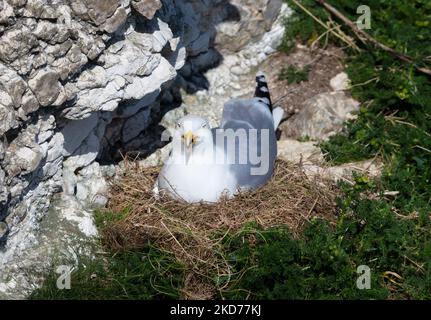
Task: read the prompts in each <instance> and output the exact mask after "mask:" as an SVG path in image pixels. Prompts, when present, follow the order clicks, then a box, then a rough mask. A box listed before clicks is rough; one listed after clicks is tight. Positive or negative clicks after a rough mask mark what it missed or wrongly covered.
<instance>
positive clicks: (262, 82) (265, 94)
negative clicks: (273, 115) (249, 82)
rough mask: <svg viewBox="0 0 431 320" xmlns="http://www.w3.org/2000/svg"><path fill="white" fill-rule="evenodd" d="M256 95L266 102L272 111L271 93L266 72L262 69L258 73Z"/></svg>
mask: <svg viewBox="0 0 431 320" xmlns="http://www.w3.org/2000/svg"><path fill="white" fill-rule="evenodd" d="M254 96H255V97H256V98H259V99H260V100H261V101H262V102H263V103H265V104H266V105H267V106H268V108H269V110H270V111H271V112H272V102H271V95H270V94H269V89H268V83H267V82H266V77H265V74H264V73H263V72H261V71H258V72H257V73H256V91H255V92H254Z"/></svg>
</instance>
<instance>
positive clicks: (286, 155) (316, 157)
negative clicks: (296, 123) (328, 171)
mask: <svg viewBox="0 0 431 320" xmlns="http://www.w3.org/2000/svg"><path fill="white" fill-rule="evenodd" d="M277 152H278V155H277V156H278V157H279V158H281V159H284V160H286V161H289V162H293V163H295V164H299V163H302V164H310V163H312V164H319V163H323V162H324V159H323V154H322V151H321V150H320V148H319V147H317V146H316V145H315V143H314V142H312V141H307V142H300V141H297V140H293V139H286V140H280V141H278V143H277Z"/></svg>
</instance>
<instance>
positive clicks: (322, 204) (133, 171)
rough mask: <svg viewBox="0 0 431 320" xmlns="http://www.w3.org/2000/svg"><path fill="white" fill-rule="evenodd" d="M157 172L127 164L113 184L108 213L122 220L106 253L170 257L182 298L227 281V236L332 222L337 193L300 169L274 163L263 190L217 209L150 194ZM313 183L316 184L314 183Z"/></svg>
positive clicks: (111, 230)
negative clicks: (182, 270)
mask: <svg viewBox="0 0 431 320" xmlns="http://www.w3.org/2000/svg"><path fill="white" fill-rule="evenodd" d="M159 170H160V168H157V167H153V168H140V167H139V166H138V165H137V164H134V163H128V164H127V165H126V170H124V176H123V177H122V178H120V179H117V180H115V181H112V188H111V192H110V193H111V199H110V201H109V206H108V210H109V211H110V212H125V211H127V215H126V216H125V217H124V218H122V219H121V220H120V221H117V222H115V223H113V224H111V225H110V226H108V227H107V228H106V229H105V230H104V235H103V239H104V243H105V244H106V245H107V246H108V247H109V248H111V249H114V250H121V249H136V248H142V247H144V246H146V245H147V244H148V242H149V241H150V242H151V243H153V244H154V245H156V246H157V247H158V248H160V249H161V250H164V251H167V252H169V253H172V254H173V255H174V256H175V257H176V258H177V259H178V260H179V261H180V262H182V263H183V264H184V265H185V266H186V268H187V270H188V275H187V276H186V281H185V288H184V289H183V296H184V298H193V299H199V298H210V297H211V296H213V294H214V292H215V290H223V288H224V287H226V286H227V285H228V284H229V281H228V280H227V281H224V283H222V284H220V286H219V287H217V288H216V286H215V285H214V284H213V279H214V276H218V278H221V277H223V279H230V278H231V277H230V276H232V274H231V268H230V266H229V263H228V261H226V259H225V258H224V255H223V250H222V245H221V242H222V240H223V238H224V237H225V236H226V235H227V234H228V233H229V232H235V231H238V230H239V229H241V227H243V226H244V225H245V224H247V223H250V222H256V223H258V224H259V225H260V226H262V227H263V228H268V227H272V226H279V225H286V226H288V227H289V230H290V232H291V233H292V235H293V236H294V237H295V236H298V235H299V233H300V231H301V229H302V228H303V226H304V225H305V223H306V222H307V221H309V220H310V219H311V218H313V217H319V218H324V219H328V220H333V219H334V208H335V202H334V200H335V196H336V190H335V189H333V188H330V187H324V186H323V185H322V184H321V183H319V182H320V181H310V180H308V179H307V177H306V176H305V174H304V173H303V172H302V170H301V168H300V167H298V166H295V165H292V164H290V163H288V162H285V161H281V160H279V161H278V162H277V165H276V169H275V172H274V176H273V179H272V180H271V181H270V182H269V183H268V184H267V185H265V186H264V187H262V188H260V189H258V190H256V191H254V192H250V193H244V194H240V195H238V196H237V197H235V198H234V199H223V200H222V201H220V202H219V203H217V204H205V203H202V204H188V203H184V202H180V201H176V200H173V199H170V198H168V197H162V198H160V199H156V198H155V197H154V195H153V193H152V189H153V186H154V182H155V180H156V178H157V174H158V172H159ZM316 179H317V178H316Z"/></svg>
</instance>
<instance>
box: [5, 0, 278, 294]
mask: <svg viewBox="0 0 431 320" xmlns="http://www.w3.org/2000/svg"><path fill="white" fill-rule="evenodd" d="M279 4H280V5H281V1H280V0H269V1H266V0H265V1H263V0H262V1H259V2H258V3H255V2H253V1H250V0H235V1H228V0H214V1H201V0H175V1H174V0H164V1H160V0H106V1H98V0H76V1H69V0H56V1H50V0H0V119H1V121H0V298H2V297H24V296H25V295H26V293H27V290H28V289H29V288H31V287H34V285H35V284H37V283H38V281H39V279H38V278H37V277H36V276H34V277H31V276H30V277H28V276H23V275H22V274H21V273H20V272H21V270H24V269H25V270H38V271H40V270H42V269H43V268H44V267H46V266H47V264H48V263H49V261H50V259H49V258H48V257H47V255H48V253H49V252H51V251H53V250H54V248H53V246H51V242H52V243H55V245H56V246H57V245H58V246H60V249H61V250H63V251H66V252H69V253H70V252H73V251H74V249H75V248H78V247H79V245H78V244H77V242H76V241H77V240H76V239H75V238H79V237H75V236H74V234H73V232H75V231H72V234H66V233H67V230H69V229H70V230H72V229H73V228H72V229H71V227H69V225H67V223H70V224H72V225H74V226H75V227H76V228H75V229H77V230H81V231H82V232H81V233H82V234H84V236H85V235H88V236H89V237H91V236H94V235H95V231H94V225H93V224H92V221H91V215H90V214H87V213H85V214H84V215H83V216H82V215H80V212H83V213H84V212H86V210H85V208H89V207H94V206H103V205H104V204H105V203H106V196H105V195H104V192H106V182H105V180H104V175H105V174H106V172H111V171H112V168H110V167H109V168H110V169H109V170H107V169H106V168H105V166H101V165H100V164H99V160H102V158H103V156H104V155H105V154H108V153H109V152H111V151H115V150H116V149H117V148H118V146H120V147H123V146H128V147H129V148H144V149H145V148H149V146H150V145H151V144H152V143H154V139H155V137H157V133H156V132H155V130H154V129H153V127H152V125H157V123H154V120H156V121H157V117H158V115H159V114H161V113H163V112H164V111H163V110H164V109H163V108H166V107H169V108H172V106H173V104H174V103H175V101H177V100H178V98H179V97H178V92H179V87H183V88H184V87H190V86H195V85H194V84H193V83H192V82H193V81H195V82H196V81H198V82H199V81H200V80H199V79H201V78H199V77H196V75H195V74H197V73H201V72H203V71H204V70H206V69H208V68H209V67H211V66H214V65H215V64H216V63H218V61H219V54H218V53H217V50H240V49H241V48H242V47H244V46H245V45H247V44H248V43H249V42H250V41H257V39H258V38H259V37H260V36H262V35H263V34H264V33H265V32H266V31H267V30H269V29H270V27H271V25H272V22H273V21H274V20H275V18H276V16H277V15H278V13H279V11H280V8H279ZM260 10H263V11H260ZM239 12H242V13H243V15H242V16H241V15H239V14H238V13H239ZM241 17H242V18H241ZM232 18H234V19H233V20H232ZM239 18H241V19H239ZM247 19H254V20H253V22H250V21H249V22H248V21H247ZM225 20H231V25H230V27H229V26H227V25H226V26H225V27H224V28H225V29H226V30H227V31H226V32H227V33H226V32H224V31H223V30H222V29H223V28H221V29H220V28H218V26H219V25H220V24H221V23H223V21H225ZM260 21H263V22H264V25H263V28H254V27H253V25H256V24H257V23H258V22H259V23H260ZM236 23H239V25H238V26H235V27H234V28H235V30H236V32H237V33H238V34H240V37H239V38H241V39H240V41H238V43H235V45H234V46H233V47H231V44H230V43H232V42H233V41H231V38H229V37H230V36H229V35H228V34H229V32H231V29H232V28H233V27H232V26H233V25H235V24H236ZM229 28H231V29H229ZM218 34H220V37H217V35H218ZM180 69H183V70H184V74H187V76H185V77H182V76H180V75H179V74H178V72H179V70H180ZM187 70H188V71H187ZM182 72H183V71H182ZM193 79H194V80H193ZM192 80H193V81H192ZM162 109H163V110H162ZM157 138H158V137H157ZM103 160H106V159H103ZM114 171H115V170H114ZM60 192H61V196H59V195H58V194H59V193H60ZM54 195H55V197H56V201H55V204H54V205H53V204H52V203H51V199H52V198H53V196H54ZM66 220H67V221H68V222H66ZM56 223H64V224H65V225H64V226H62V227H61V228H58V229H59V230H61V234H62V236H60V240H59V241H53V238H55V237H54V232H55V230H56V228H57V227H58V226H56V225H55V224H56ZM53 224H54V225H53ZM75 229H73V230H75ZM62 238H64V241H63V240H61V239H62ZM5 274H8V275H10V277H7V278H5V279H3V277H1V275H5ZM11 278H12V279H13V280H10V279H11Z"/></svg>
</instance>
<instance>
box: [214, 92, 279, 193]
mask: <svg viewBox="0 0 431 320" xmlns="http://www.w3.org/2000/svg"><path fill="white" fill-rule="evenodd" d="M218 129H221V130H217V129H214V130H213V135H214V138H215V140H214V141H216V143H219V142H218V141H221V140H222V139H221V138H220V135H226V134H227V132H229V131H231V132H232V131H233V132H235V133H237V135H236V136H235V139H234V147H233V148H232V147H229V143H225V144H224V145H223V148H224V150H225V153H226V154H227V155H228V157H229V159H230V161H231V165H230V170H231V172H232V173H233V175H234V176H235V178H236V180H237V183H238V187H239V188H240V189H242V190H248V189H255V188H257V187H259V186H261V185H263V184H265V183H266V182H267V181H268V180H269V179H270V178H271V176H272V173H273V171H274V165H275V159H276V156H277V141H276V136H275V132H274V123H273V118H272V114H271V111H270V110H269V108H268V106H267V105H266V104H265V103H263V102H262V101H261V100H260V99H259V98H253V99H241V100H231V101H229V102H227V103H226V104H225V107H224V109H223V116H222V122H221V126H220V128H218ZM239 133H241V134H239ZM244 134H245V135H244ZM217 139H219V140H217ZM224 141H225V142H228V139H226V138H225V139H224ZM231 143H232V142H231Z"/></svg>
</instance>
